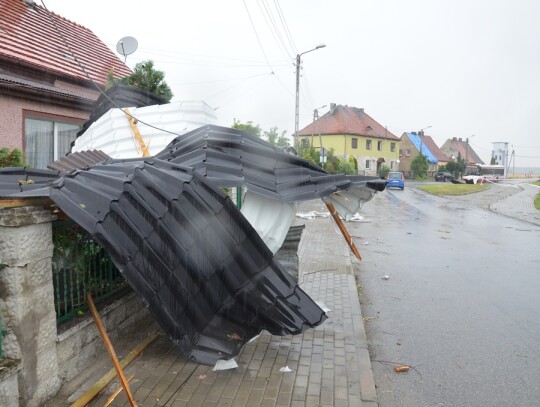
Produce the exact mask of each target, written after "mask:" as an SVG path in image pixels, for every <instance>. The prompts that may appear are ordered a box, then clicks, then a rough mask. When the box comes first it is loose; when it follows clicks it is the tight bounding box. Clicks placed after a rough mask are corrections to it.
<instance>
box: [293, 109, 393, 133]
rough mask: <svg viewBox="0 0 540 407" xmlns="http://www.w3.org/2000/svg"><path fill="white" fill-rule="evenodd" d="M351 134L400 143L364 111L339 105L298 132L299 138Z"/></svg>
mask: <svg viewBox="0 0 540 407" xmlns="http://www.w3.org/2000/svg"><path fill="white" fill-rule="evenodd" d="M319 130H320V133H321V134H323V135H326V134H350V135H357V136H366V137H377V138H384V139H388V140H396V141H399V140H400V139H399V137H396V136H395V135H393V134H392V133H390V132H389V131H388V130H387V129H385V128H384V127H383V126H381V125H380V124H379V123H377V122H376V121H375V120H374V119H373V118H371V116H369V115H368V114H367V113H365V112H364V109H359V108H356V107H349V106H343V105H337V106H336V107H335V108H333V109H331V110H330V111H329V112H327V113H326V114H324V115H323V116H321V117H320V118H319V119H318V120H317V122H315V123H311V124H310V125H309V126H307V127H305V128H303V129H302V130H300V131H299V132H298V135H299V136H307V135H309V136H311V134H312V132H313V134H315V133H316V134H319Z"/></svg>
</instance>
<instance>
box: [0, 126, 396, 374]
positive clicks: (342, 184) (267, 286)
mask: <svg viewBox="0 0 540 407" xmlns="http://www.w3.org/2000/svg"><path fill="white" fill-rule="evenodd" d="M81 154H84V153H81ZM72 162H75V161H72ZM82 162H84V163H87V162H88V161H87V160H82ZM58 168H60V167H58ZM34 178H35V179H34ZM23 179H24V180H25V183H21V180H23ZM29 181H34V183H33V184H31V183H28V182H29ZM234 185H247V186H248V189H250V190H255V191H256V192H257V193H259V194H262V195H264V196H268V197H273V198H275V199H279V200H282V201H285V202H293V201H298V200H304V199H314V198H324V199H329V198H331V195H335V194H336V193H337V194H343V193H345V194H346V193H348V192H349V191H350V192H353V196H356V197H358V196H361V197H362V198H360V200H362V199H364V197H367V198H366V199H365V200H368V199H369V198H370V197H371V196H372V194H373V193H374V192H375V190H382V189H384V186H385V185H386V183H385V182H384V181H382V180H377V179H376V178H374V177H347V176H343V175H328V174H326V173H325V172H324V171H323V170H321V169H320V168H318V167H316V166H315V165H313V164H311V163H309V162H308V161H306V160H303V159H301V158H298V157H294V156H290V155H287V154H285V153H282V152H280V151H279V150H278V149H276V148H274V147H272V146H271V145H270V144H268V143H266V142H264V141H262V140H260V139H258V138H256V137H254V136H252V135H249V134H247V133H244V132H241V131H239V130H235V129H229V128H222V127H217V126H205V127H203V128H200V129H197V130H195V131H193V132H190V133H188V134H186V135H185V136H182V137H179V138H177V139H175V140H173V142H171V144H170V145H169V146H168V147H167V148H166V149H165V150H164V151H163V152H162V153H160V154H158V155H157V156H156V157H151V158H136V159H126V160H113V159H106V160H105V161H103V162H102V163H98V164H95V165H92V166H89V167H88V166H86V167H85V168H83V169H76V170H73V171H72V172H69V173H66V172H64V173H59V172H58V171H47V170H42V171H36V170H31V169H4V170H0V196H3V197H9V198H13V197H42V196H49V197H50V198H51V199H52V200H53V201H54V202H55V203H56V204H57V205H58V207H59V208H60V209H62V211H64V212H65V213H66V214H67V215H68V216H69V217H70V218H71V219H73V220H74V221H76V222H77V223H78V224H79V225H81V226H82V227H83V228H84V229H86V230H87V231H88V232H89V233H91V234H92V236H93V238H94V240H95V241H96V242H97V243H99V244H100V245H101V246H102V247H103V248H104V249H105V250H106V251H107V252H108V253H109V254H110V256H111V258H112V260H113V261H114V263H115V264H116V266H117V267H118V268H119V270H120V271H121V272H122V273H123V275H124V276H125V278H126V279H127V281H128V282H129V283H130V285H131V286H132V287H133V289H134V290H135V291H136V292H137V294H138V295H139V296H140V298H142V300H143V301H144V302H145V303H146V305H147V306H148V309H149V310H150V312H151V313H152V314H153V316H154V317H155V319H156V321H157V322H158V323H159V324H160V325H161V327H162V328H163V329H164V331H165V332H166V333H167V334H168V335H169V336H170V338H171V340H172V341H173V342H174V343H175V344H176V345H178V346H179V347H180V349H181V350H182V351H183V352H184V353H185V354H186V355H187V356H188V357H191V358H193V359H195V360H197V361H199V362H201V363H206V364H214V363H215V362H216V361H217V360H218V359H229V358H231V357H233V356H235V355H237V354H238V352H239V351H240V349H241V348H242V346H243V345H244V344H245V343H246V342H247V341H249V340H250V339H251V338H253V337H254V336H256V335H257V334H258V333H259V332H260V331H261V330H262V329H265V330H267V331H269V332H270V333H272V334H277V335H285V334H297V333H300V332H302V331H303V330H305V329H307V328H308V327H314V326H316V325H318V324H320V323H321V322H322V321H324V319H325V318H326V316H325V313H324V312H323V311H322V310H321V309H320V308H319V307H318V306H317V304H315V302H314V301H313V300H312V299H311V298H310V297H309V296H308V295H307V294H306V293H305V292H304V291H303V290H302V289H301V288H300V287H299V286H298V285H297V283H296V282H295V281H294V279H293V278H292V277H291V276H290V275H289V274H288V273H287V271H286V270H285V269H284V268H283V266H282V265H281V264H280V263H279V262H278V261H277V260H276V259H275V258H274V256H273V254H272V251H271V250H270V249H269V248H268V247H267V245H266V244H265V243H264V241H263V240H262V239H261V237H260V236H259V235H258V233H257V232H256V231H255V229H254V228H253V227H252V225H251V224H250V223H249V221H248V220H247V219H246V218H245V217H244V216H243V215H242V213H241V212H240V211H239V210H238V209H237V208H236V207H235V206H234V204H233V203H232V201H231V200H230V199H229V198H228V197H227V196H226V195H224V194H223V193H222V192H221V190H220V187H223V186H234ZM358 191H363V192H362V193H359V192H358ZM338 200H339V198H338Z"/></svg>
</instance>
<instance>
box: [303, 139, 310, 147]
mask: <svg viewBox="0 0 540 407" xmlns="http://www.w3.org/2000/svg"><path fill="white" fill-rule="evenodd" d="M302 147H303V148H307V147H309V139H308V138H303V139H302Z"/></svg>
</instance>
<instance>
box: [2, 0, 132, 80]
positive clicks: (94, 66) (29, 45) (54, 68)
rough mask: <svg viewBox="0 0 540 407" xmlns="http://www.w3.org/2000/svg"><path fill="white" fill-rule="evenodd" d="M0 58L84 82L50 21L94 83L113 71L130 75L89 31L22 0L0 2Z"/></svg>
mask: <svg viewBox="0 0 540 407" xmlns="http://www.w3.org/2000/svg"><path fill="white" fill-rule="evenodd" d="M0 10H1V12H0V58H1V59H7V60H11V61H13V60H15V61H18V62H19V63H22V64H24V65H27V66H30V67H34V68H37V69H41V70H46V71H49V72H53V73H56V74H57V75H60V76H65V77H70V78H75V79H80V80H85V81H88V78H87V76H86V75H85V74H84V72H83V71H82V70H81V68H80V67H79V65H78V64H77V62H76V61H75V59H74V58H73V56H72V55H71V54H70V52H69V49H68V48H67V47H66V45H65V44H64V42H63V40H62V38H61V36H60V35H59V34H58V32H57V31H56V28H55V26H54V24H53V23H52V21H51V16H52V18H54V20H55V22H56V26H57V27H58V29H59V30H60V32H61V33H62V35H63V36H64V37H65V39H66V41H67V42H68V44H69V46H70V48H71V50H72V51H73V53H74V54H75V56H76V57H77V59H78V60H79V62H81V64H82V65H83V66H84V68H85V69H86V71H87V72H88V74H89V76H90V77H91V78H92V80H93V81H95V82H96V83H98V84H100V85H103V84H105V82H106V80H107V73H108V71H109V70H111V69H114V72H115V75H116V76H119V77H123V76H127V75H130V74H131V73H132V72H131V70H130V69H129V67H128V66H126V65H125V64H124V63H123V62H122V61H121V60H120V59H119V58H118V57H117V56H116V55H115V54H114V53H113V52H112V51H111V50H110V49H109V48H108V47H107V46H106V45H105V44H104V43H103V42H102V41H101V40H100V39H99V38H98V37H97V36H96V35H95V34H94V33H93V32H92V31H90V30H89V29H88V28H85V27H83V26H81V25H79V24H76V23H74V22H72V21H69V20H67V19H65V18H63V17H61V16H59V15H57V14H54V13H51V15H49V14H48V13H47V11H46V10H45V9H44V8H43V7H41V6H38V5H37V4H35V5H33V6H27V5H26V4H25V3H24V1H23V0H0Z"/></svg>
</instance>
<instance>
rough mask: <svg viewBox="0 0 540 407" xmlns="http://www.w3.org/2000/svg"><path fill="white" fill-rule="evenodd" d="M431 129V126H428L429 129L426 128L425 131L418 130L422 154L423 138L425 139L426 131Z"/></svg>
mask: <svg viewBox="0 0 540 407" xmlns="http://www.w3.org/2000/svg"><path fill="white" fill-rule="evenodd" d="M430 128H431V126H427V127H424V128H423V129H420V130H418V137H420V154H422V144H423V140H422V137H424V130H425V129H430Z"/></svg>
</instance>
